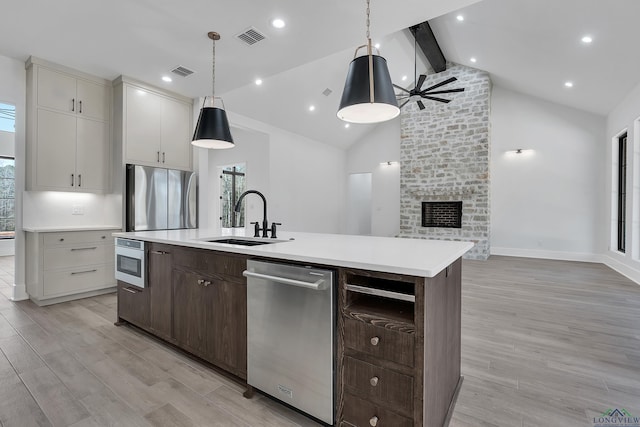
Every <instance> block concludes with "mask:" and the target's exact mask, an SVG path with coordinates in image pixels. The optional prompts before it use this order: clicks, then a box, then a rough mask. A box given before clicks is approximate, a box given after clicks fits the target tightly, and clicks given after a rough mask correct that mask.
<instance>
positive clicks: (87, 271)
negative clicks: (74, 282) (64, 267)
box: [71, 268, 98, 276]
mask: <svg viewBox="0 0 640 427" xmlns="http://www.w3.org/2000/svg"><path fill="white" fill-rule="evenodd" d="M96 271H98V270H96V269H95V268H94V269H93V270H85V271H74V272H72V273H71V275H72V276H73V275H74V274H86V273H95V272H96Z"/></svg>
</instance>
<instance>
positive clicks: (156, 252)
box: [149, 251, 169, 255]
mask: <svg viewBox="0 0 640 427" xmlns="http://www.w3.org/2000/svg"><path fill="white" fill-rule="evenodd" d="M149 252H151V253H152V254H154V255H168V254H169V252H165V251H149Z"/></svg>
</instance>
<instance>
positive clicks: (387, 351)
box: [344, 318, 415, 367]
mask: <svg viewBox="0 0 640 427" xmlns="http://www.w3.org/2000/svg"><path fill="white" fill-rule="evenodd" d="M344 345H345V347H347V348H351V349H353V350H356V351H359V352H362V353H366V354H369V355H371V356H374V357H377V358H380V359H384V360H388V361H391V362H396V363H399V364H401V365H405V366H411V367H412V366H413V365H414V347H415V335H414V334H409V333H405V332H398V331H394V330H392V329H387V328H383V327H380V326H375V325H371V324H369V323H365V322H361V321H359V320H354V319H350V318H345V319H344Z"/></svg>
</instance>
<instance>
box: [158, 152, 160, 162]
mask: <svg viewBox="0 0 640 427" xmlns="http://www.w3.org/2000/svg"><path fill="white" fill-rule="evenodd" d="M157 153H158V163H160V152H159V151H158V152H157Z"/></svg>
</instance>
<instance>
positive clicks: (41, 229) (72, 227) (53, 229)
mask: <svg viewBox="0 0 640 427" xmlns="http://www.w3.org/2000/svg"><path fill="white" fill-rule="evenodd" d="M22 230H23V231H27V232H29V233H55V232H58V231H91V230H122V227H121V226H119V225H82V226H75V225H69V226H65V227H22Z"/></svg>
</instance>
